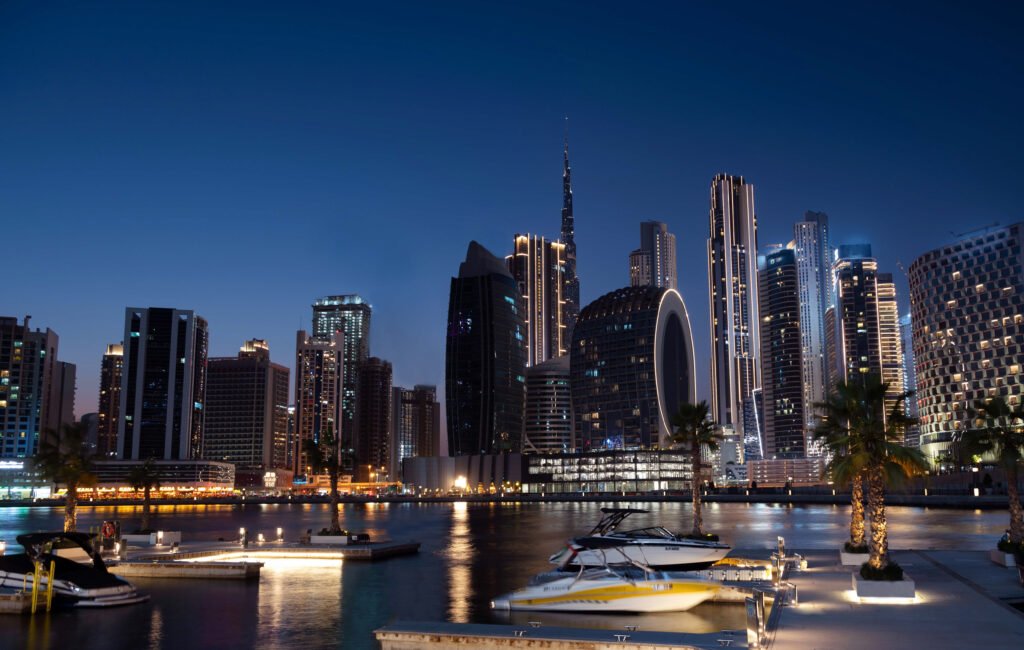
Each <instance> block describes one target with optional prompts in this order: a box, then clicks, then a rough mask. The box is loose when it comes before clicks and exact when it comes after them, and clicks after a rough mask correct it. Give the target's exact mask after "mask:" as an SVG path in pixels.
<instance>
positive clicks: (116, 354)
mask: <svg viewBox="0 0 1024 650" xmlns="http://www.w3.org/2000/svg"><path fill="white" fill-rule="evenodd" d="M123 369H124V344H123V343H111V344H110V345H108V346H107V351H106V352H105V353H104V354H103V360H102V361H101V362H100V400H99V411H98V413H97V422H96V454H97V455H98V456H99V457H101V458H109V457H111V456H116V455H117V427H118V423H119V422H120V419H121V416H120V413H121V412H120V410H119V409H120V408H121V373H122V372H123Z"/></svg>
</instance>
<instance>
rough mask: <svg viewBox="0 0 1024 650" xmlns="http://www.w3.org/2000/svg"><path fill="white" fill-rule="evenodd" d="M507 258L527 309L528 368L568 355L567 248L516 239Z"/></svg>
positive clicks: (533, 239) (536, 239)
mask: <svg viewBox="0 0 1024 650" xmlns="http://www.w3.org/2000/svg"><path fill="white" fill-rule="evenodd" d="M513 245H514V249H513V252H512V254H511V255H509V256H508V257H506V258H505V262H506V264H507V265H508V270H509V273H511V274H512V277H513V278H515V281H516V286H517V287H519V294H520V295H521V296H522V297H523V303H524V304H525V306H526V313H525V314H524V318H525V320H526V331H527V336H526V365H527V366H532V365H535V364H538V363H543V362H545V361H547V360H548V359H551V358H553V357H560V356H562V355H564V354H566V353H568V346H569V341H568V340H567V339H566V338H565V334H566V332H567V327H566V321H565V299H564V296H563V292H564V290H565V245H564V244H562V242H557V241H552V242H549V241H546V240H545V239H544V238H543V237H540V236H537V235H519V234H517V235H516V236H515V240H514V242H513Z"/></svg>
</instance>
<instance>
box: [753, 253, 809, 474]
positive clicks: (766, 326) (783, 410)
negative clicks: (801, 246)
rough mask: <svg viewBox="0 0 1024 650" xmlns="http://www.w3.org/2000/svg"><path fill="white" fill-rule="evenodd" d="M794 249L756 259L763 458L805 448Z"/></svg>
mask: <svg viewBox="0 0 1024 650" xmlns="http://www.w3.org/2000/svg"><path fill="white" fill-rule="evenodd" d="M797 283H798V274H797V261H796V252H795V251H794V250H793V249H791V248H783V249H780V250H774V251H771V252H769V253H768V254H767V255H764V256H763V257H761V258H759V260H758V298H759V300H760V304H759V313H760V327H761V332H760V335H761V378H762V380H763V388H762V397H763V400H764V420H763V431H764V456H765V458H802V457H803V456H804V454H805V451H806V449H807V445H806V442H805V439H806V436H807V431H806V426H805V421H804V409H805V407H804V404H805V403H804V386H803V364H802V363H801V353H802V350H803V345H802V344H803V341H802V339H801V336H800V327H801V323H800V303H799V293H798V291H797Z"/></svg>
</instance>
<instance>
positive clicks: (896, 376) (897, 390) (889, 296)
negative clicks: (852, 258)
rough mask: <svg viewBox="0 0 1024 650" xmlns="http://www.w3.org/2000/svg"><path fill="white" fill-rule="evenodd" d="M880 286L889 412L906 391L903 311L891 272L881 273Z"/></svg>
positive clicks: (881, 340) (881, 348)
mask: <svg viewBox="0 0 1024 650" xmlns="http://www.w3.org/2000/svg"><path fill="white" fill-rule="evenodd" d="M876 286H877V289H878V345H879V360H880V361H881V364H882V374H881V377H882V381H883V382H884V383H886V384H888V385H889V389H888V390H887V391H886V392H885V395H886V407H885V412H886V413H887V414H888V413H889V412H891V411H892V408H893V407H894V406H896V402H897V401H898V400H899V396H900V395H901V394H902V393H903V392H904V390H905V387H904V381H905V380H904V377H903V341H902V339H901V338H900V310H899V306H898V305H897V304H896V284H895V283H894V282H893V280H892V274H891V273H879V274H878V277H877V279H876Z"/></svg>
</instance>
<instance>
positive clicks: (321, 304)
mask: <svg viewBox="0 0 1024 650" xmlns="http://www.w3.org/2000/svg"><path fill="white" fill-rule="evenodd" d="M372 311H373V310H372V308H371V307H370V305H369V303H367V302H366V301H365V300H363V299H362V297H360V296H358V295H355V294H348V295H340V296H327V297H325V298H320V299H319V300H317V301H316V302H315V303H313V336H314V337H315V338H317V339H318V340H320V341H330V340H331V339H332V338H333V337H334V335H335V334H336V333H340V337H339V341H340V342H341V345H342V366H341V396H340V399H341V405H340V411H339V416H340V418H341V419H340V421H339V423H338V424H339V425H340V427H341V428H340V435H341V449H342V463H343V465H345V467H346V469H348V470H351V469H353V468H352V467H350V463H351V459H352V457H353V454H354V453H355V447H354V442H355V435H356V403H357V401H358V399H359V366H360V365H362V363H363V361H365V360H366V359H367V358H368V357H369V356H370V315H371V313H372Z"/></svg>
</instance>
